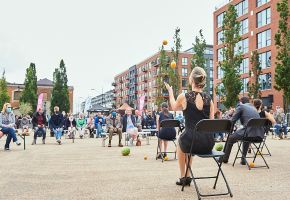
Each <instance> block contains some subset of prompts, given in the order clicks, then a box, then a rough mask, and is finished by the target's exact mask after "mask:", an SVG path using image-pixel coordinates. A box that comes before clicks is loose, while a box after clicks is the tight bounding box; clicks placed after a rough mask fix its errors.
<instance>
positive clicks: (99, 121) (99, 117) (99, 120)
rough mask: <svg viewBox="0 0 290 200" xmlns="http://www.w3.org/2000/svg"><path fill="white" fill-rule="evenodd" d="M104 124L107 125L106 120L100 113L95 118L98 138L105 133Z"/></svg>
mask: <svg viewBox="0 0 290 200" xmlns="http://www.w3.org/2000/svg"><path fill="white" fill-rule="evenodd" d="M103 124H105V118H104V117H103V116H102V113H101V112H98V114H97V116H96V117H95V128H96V130H97V131H96V137H97V138H98V137H101V134H102V132H103V128H102V126H103Z"/></svg>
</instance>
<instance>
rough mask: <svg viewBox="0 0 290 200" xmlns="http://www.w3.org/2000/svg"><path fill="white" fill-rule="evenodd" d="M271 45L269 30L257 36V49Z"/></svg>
mask: <svg viewBox="0 0 290 200" xmlns="http://www.w3.org/2000/svg"><path fill="white" fill-rule="evenodd" d="M270 45H271V29H268V30H266V31H263V32H261V33H258V34H257V48H258V49H260V48H263V47H267V46H270Z"/></svg>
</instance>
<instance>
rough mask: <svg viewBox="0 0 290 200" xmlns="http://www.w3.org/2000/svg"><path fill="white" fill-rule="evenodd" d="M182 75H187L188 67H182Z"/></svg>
mask: <svg viewBox="0 0 290 200" xmlns="http://www.w3.org/2000/svg"><path fill="white" fill-rule="evenodd" d="M181 75H182V76H187V68H182V69H181Z"/></svg>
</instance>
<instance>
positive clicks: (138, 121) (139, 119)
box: [135, 110, 142, 132]
mask: <svg viewBox="0 0 290 200" xmlns="http://www.w3.org/2000/svg"><path fill="white" fill-rule="evenodd" d="M141 113H142V112H141V111H139V110H135V116H136V127H137V128H138V131H139V132H141V131H142V116H141Z"/></svg>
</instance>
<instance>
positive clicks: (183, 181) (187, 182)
mask: <svg viewBox="0 0 290 200" xmlns="http://www.w3.org/2000/svg"><path fill="white" fill-rule="evenodd" d="M188 178H190V177H182V178H180V179H179V181H176V185H181V186H187V185H188V186H190V183H191V178H190V180H189V179H188Z"/></svg>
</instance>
